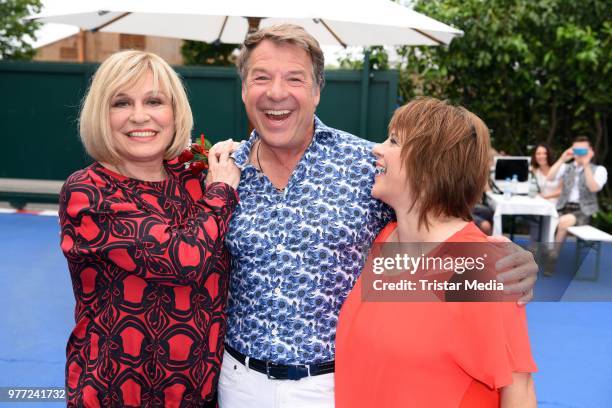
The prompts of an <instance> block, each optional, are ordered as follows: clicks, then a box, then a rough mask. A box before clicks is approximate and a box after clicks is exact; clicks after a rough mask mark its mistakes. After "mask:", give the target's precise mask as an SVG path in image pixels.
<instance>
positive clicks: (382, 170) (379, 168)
mask: <svg viewBox="0 0 612 408" xmlns="http://www.w3.org/2000/svg"><path fill="white" fill-rule="evenodd" d="M386 172H387V168H386V167H384V166H381V165H380V164H378V163H375V165H374V176H380V175H381V174H385V173H386Z"/></svg>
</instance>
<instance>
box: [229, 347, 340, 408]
mask: <svg viewBox="0 0 612 408" xmlns="http://www.w3.org/2000/svg"><path fill="white" fill-rule="evenodd" d="M218 395H219V408H333V407H334V374H333V373H330V374H322V375H315V376H313V377H305V378H302V379H300V380H297V381H295V380H271V379H268V376H267V375H265V374H262V373H260V372H258V371H255V370H253V369H252V368H251V369H249V368H247V367H245V366H244V365H243V364H242V363H240V362H239V361H238V360H236V359H235V358H234V357H232V356H231V355H229V353H228V352H227V351H226V352H225V354H224V355H223V363H222V365H221V374H220V376H219V389H218Z"/></svg>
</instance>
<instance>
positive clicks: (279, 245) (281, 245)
mask: <svg viewBox="0 0 612 408" xmlns="http://www.w3.org/2000/svg"><path fill="white" fill-rule="evenodd" d="M283 249H285V247H284V245H283V244H278V245H277V246H276V250H277V251H282V250H283Z"/></svg>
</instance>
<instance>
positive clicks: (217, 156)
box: [206, 139, 240, 188]
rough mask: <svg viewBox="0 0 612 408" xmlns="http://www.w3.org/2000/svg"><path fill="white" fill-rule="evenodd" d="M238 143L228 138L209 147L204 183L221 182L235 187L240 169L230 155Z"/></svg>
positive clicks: (238, 179)
mask: <svg viewBox="0 0 612 408" xmlns="http://www.w3.org/2000/svg"><path fill="white" fill-rule="evenodd" d="M239 146H240V143H238V142H234V141H233V140H232V139H228V140H226V141H223V142H218V143H216V144H215V145H214V146H213V147H211V148H210V152H209V154H208V166H209V168H208V174H207V175H206V183H215V182H222V183H226V184H229V185H230V186H232V187H234V188H236V187H238V182H239V181H240V169H239V168H238V166H236V163H234V159H233V158H231V157H230V154H232V153H233V152H234V151H235V150H236V149H237V148H238V147H239Z"/></svg>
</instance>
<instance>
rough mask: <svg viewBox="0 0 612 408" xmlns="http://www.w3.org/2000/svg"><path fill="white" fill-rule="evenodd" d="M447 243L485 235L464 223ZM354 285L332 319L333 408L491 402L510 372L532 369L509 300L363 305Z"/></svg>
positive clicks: (520, 313)
mask: <svg viewBox="0 0 612 408" xmlns="http://www.w3.org/2000/svg"><path fill="white" fill-rule="evenodd" d="M396 227H397V224H396V223H391V224H389V225H387V226H386V227H385V228H384V229H383V231H381V233H380V234H379V236H378V237H377V239H376V242H385V241H386V239H387V237H388V236H389V234H391V232H393V230H395V228H396ZM446 242H485V243H486V242H487V238H486V235H484V234H483V233H482V232H481V231H480V230H479V229H478V227H476V225H475V224H474V223H469V224H468V225H467V226H466V227H464V228H463V229H462V230H460V231H458V232H457V233H455V234H454V235H453V236H452V237H451V238H449V239H448V240H447V241H446ZM361 288H362V282H361V278H359V279H358V281H357V283H356V285H355V287H354V288H353V290H352V291H351V293H350V294H349V296H348V298H347V300H346V302H345V303H344V305H343V306H342V310H341V311H340V317H339V320H338V329H337V333H336V374H335V381H336V407H337V408H349V407H350V408H359V407H364V408H365V407H377V406H379V407H385V408H393V407H441V408H445V407H453V408H454V407H460V408H468V407H474V408H486V407H498V406H499V391H498V390H499V388H501V387H503V386H506V385H509V384H511V383H512V372H533V371H536V366H535V363H534V361H533V359H532V356H531V350H530V346H529V337H528V334H527V322H526V317H525V309H524V308H521V307H518V306H517V305H516V303H513V302H498V303H492V302H489V303H484V302H472V303H467V302H452V303H451V302H449V303H444V302H438V303H433V302H362V296H361Z"/></svg>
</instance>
